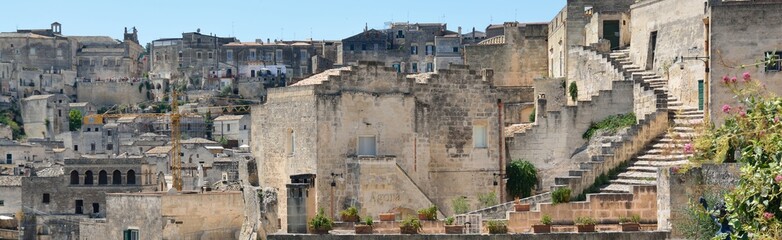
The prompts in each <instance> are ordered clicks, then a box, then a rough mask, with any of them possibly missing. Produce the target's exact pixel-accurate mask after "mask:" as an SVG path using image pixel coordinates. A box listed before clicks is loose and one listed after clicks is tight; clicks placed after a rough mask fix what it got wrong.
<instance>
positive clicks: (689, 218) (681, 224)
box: [672, 196, 720, 239]
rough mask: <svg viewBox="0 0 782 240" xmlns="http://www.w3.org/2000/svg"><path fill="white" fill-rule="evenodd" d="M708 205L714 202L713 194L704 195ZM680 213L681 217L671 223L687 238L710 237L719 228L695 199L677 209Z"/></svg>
mask: <svg viewBox="0 0 782 240" xmlns="http://www.w3.org/2000/svg"><path fill="white" fill-rule="evenodd" d="M704 197H705V198H706V202H707V203H709V204H710V205H709V206H712V204H714V203H716V200H715V199H714V196H704ZM677 212H679V213H681V216H682V217H681V219H680V220H678V221H676V222H675V224H672V226H673V228H674V229H676V231H678V232H681V233H682V234H683V235H684V237H686V238H687V239H711V238H712V237H714V233H716V232H717V231H718V230H720V229H719V226H718V225H717V224H716V223H715V222H714V220H712V219H711V216H710V214H709V212H708V211H706V209H703V206H702V205H701V204H700V203H698V202H695V201H689V202H688V203H687V207H684V208H683V209H681V210H679V211H677Z"/></svg>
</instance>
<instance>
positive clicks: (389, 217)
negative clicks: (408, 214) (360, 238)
mask: <svg viewBox="0 0 782 240" xmlns="http://www.w3.org/2000/svg"><path fill="white" fill-rule="evenodd" d="M380 221H384V222H393V221H396V213H381V214H380Z"/></svg>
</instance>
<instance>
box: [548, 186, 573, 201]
mask: <svg viewBox="0 0 782 240" xmlns="http://www.w3.org/2000/svg"><path fill="white" fill-rule="evenodd" d="M551 202H553V203H554V204H557V203H569V202H570V188H566V187H562V188H557V190H554V191H553V192H551Z"/></svg>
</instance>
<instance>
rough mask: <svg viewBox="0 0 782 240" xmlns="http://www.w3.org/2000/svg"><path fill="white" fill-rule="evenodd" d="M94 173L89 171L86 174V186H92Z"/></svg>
mask: <svg viewBox="0 0 782 240" xmlns="http://www.w3.org/2000/svg"><path fill="white" fill-rule="evenodd" d="M92 180H93V178H92V171H87V172H85V173H84V185H92Z"/></svg>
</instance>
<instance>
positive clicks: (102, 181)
mask: <svg viewBox="0 0 782 240" xmlns="http://www.w3.org/2000/svg"><path fill="white" fill-rule="evenodd" d="M106 184H109V176H108V174H107V173H106V170H100V172H99V173H98V185H106Z"/></svg>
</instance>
